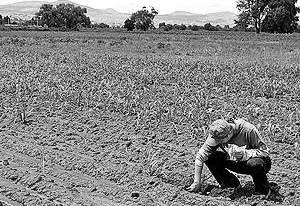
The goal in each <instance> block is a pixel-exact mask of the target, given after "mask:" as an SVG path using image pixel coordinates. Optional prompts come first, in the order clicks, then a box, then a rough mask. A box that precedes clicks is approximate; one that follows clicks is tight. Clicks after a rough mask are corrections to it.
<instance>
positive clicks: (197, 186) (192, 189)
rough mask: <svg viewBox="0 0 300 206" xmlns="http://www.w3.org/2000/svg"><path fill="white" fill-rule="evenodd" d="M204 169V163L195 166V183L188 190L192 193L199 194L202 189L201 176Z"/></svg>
mask: <svg viewBox="0 0 300 206" xmlns="http://www.w3.org/2000/svg"><path fill="white" fill-rule="evenodd" d="M202 169H203V163H202V164H200V165H195V174H194V182H193V183H192V184H191V186H189V187H188V188H187V190H188V191H190V192H198V191H199V190H200V188H201V174H202Z"/></svg>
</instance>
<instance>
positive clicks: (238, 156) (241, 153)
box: [232, 150, 244, 160]
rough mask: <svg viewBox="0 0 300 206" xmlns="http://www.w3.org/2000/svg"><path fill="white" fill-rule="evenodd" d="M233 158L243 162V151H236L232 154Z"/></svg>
mask: <svg viewBox="0 0 300 206" xmlns="http://www.w3.org/2000/svg"><path fill="white" fill-rule="evenodd" d="M232 156H233V157H235V158H236V159H237V160H241V159H242V158H243V156H244V151H243V150H235V151H233V152H232Z"/></svg>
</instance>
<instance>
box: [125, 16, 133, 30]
mask: <svg viewBox="0 0 300 206" xmlns="http://www.w3.org/2000/svg"><path fill="white" fill-rule="evenodd" d="M124 28H126V29H127V31H133V30H134V28H135V26H134V21H133V20H131V19H126V20H125V22H124Z"/></svg>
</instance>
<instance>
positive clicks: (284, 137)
mask: <svg viewBox="0 0 300 206" xmlns="http://www.w3.org/2000/svg"><path fill="white" fill-rule="evenodd" d="M227 116H235V117H239V118H245V119H248V120H249V121H250V122H252V123H253V124H255V125H256V126H257V127H258V128H259V130H260V132H261V133H262V135H263V137H264V140H265V142H266V143H267V144H268V145H269V147H270V149H271V158H272V161H273V162H272V163H273V165H272V169H271V171H270V173H269V175H268V177H269V179H270V182H272V184H274V185H275V184H277V185H278V186H277V188H278V195H280V198H278V197H275V198H274V199H273V200H268V201H267V200H263V199H262V197H260V196H257V195H253V185H252V183H251V178H250V177H249V176H244V175H239V177H240V180H241V182H242V185H243V186H244V188H243V191H242V192H240V193H239V194H235V193H234V192H232V191H226V192H222V191H219V193H218V191H217V192H216V191H215V190H213V191H215V192H212V191H210V188H213V186H216V185H217V183H216V182H215V180H214V179H213V178H212V177H211V175H210V174H209V172H208V171H207V169H206V168H205V169H204V177H203V190H202V192H199V193H197V194H195V193H189V192H187V191H185V190H184V188H185V186H187V185H189V184H190V183H191V182H192V181H193V170H194V156H195V153H196V152H197V150H198V149H199V147H200V146H201V144H202V143H203V142H204V140H205V133H206V131H207V126H208V125H209V124H210V123H211V122H212V121H213V120H215V119H216V118H221V117H227ZM299 138H300V34H294V35H267V34H261V35H255V34H253V33H237V32H234V33H231V32H215V33H210V32H201V33H185V34H166V33H164V34H157V33H122V32H109V31H105V32H98V33H96V32H95V33H92V32H90V33H89V32H81V33H79V32H73V33H67V32H66V33H60V32H17V31H14V32H0V202H1V203H2V204H1V203H0V204H1V205H13V206H19V205H25V206H27V205H28V206H31V205H48V206H50V205H53V206H54V205H70V206H77V205H78V206H96V205H178V206H179V205H218V206H222V205H300V189H299V188H300V164H299V161H300V153H299V143H300V142H299ZM297 142H298V143H297ZM274 200H277V201H274Z"/></svg>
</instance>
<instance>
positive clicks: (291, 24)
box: [262, 0, 300, 33]
mask: <svg viewBox="0 0 300 206" xmlns="http://www.w3.org/2000/svg"><path fill="white" fill-rule="evenodd" d="M296 3H297V0H276V1H275V0H273V1H271V2H270V3H269V5H268V6H269V11H268V14H267V16H266V18H265V19H264V21H263V22H262V30H263V31H265V32H271V33H274V32H278V33H292V32H294V31H295V30H296V29H297V25H298V24H297V22H298V20H299V17H298V16H297V13H299V12H300V9H299V8H298V7H296Z"/></svg>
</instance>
